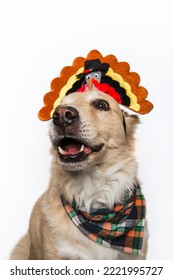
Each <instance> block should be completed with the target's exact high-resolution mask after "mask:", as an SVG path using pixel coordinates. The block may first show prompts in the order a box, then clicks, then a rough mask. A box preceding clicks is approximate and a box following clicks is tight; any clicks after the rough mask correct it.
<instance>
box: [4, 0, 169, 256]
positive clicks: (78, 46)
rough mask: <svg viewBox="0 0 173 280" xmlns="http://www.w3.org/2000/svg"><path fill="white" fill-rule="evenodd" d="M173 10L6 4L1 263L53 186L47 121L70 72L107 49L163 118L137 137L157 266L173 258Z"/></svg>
mask: <svg viewBox="0 0 173 280" xmlns="http://www.w3.org/2000/svg"><path fill="white" fill-rule="evenodd" d="M172 10H173V1H171V0H170V1H169V0H164V1H160V0H144V1H139V0H131V1H129V0H121V1H119V0H118V1H117V0H107V1H104V0H98V1H93V0H87V1H79V0H73V1H71V0H69V1H68V0H63V1H57V0H28V1H25V0H15V1H13V0H4V1H3V0H0V13H1V14H0V21H1V22H0V28H1V33H0V36H1V42H0V56H1V57H0V67H1V73H0V80H1V82H0V89H1V93H0V96H1V99H0V102H1V103H0V104H1V105H0V107H1V109H0V117H1V124H0V126H1V127H0V131H1V136H0V142H1V143H0V161H1V169H0V170H1V175H0V259H8V257H9V253H10V251H11V249H12V247H13V246H14V244H15V243H16V242H17V241H18V239H19V238H20V237H21V236H22V235H23V234H24V233H25V231H26V230H27V226H28V220H29V216H30V212H31V209H32V207H33V204H34V203H35V201H36V199H37V198H38V197H39V196H40V195H41V193H42V192H43V191H44V190H45V189H46V187H47V185H48V180H49V166H50V160H51V158H50V156H49V148H50V142H49V138H48V126H49V123H48V122H41V121H39V120H38V118H37V112H38V111H39V109H40V108H41V107H42V106H43V102H42V98H43V95H44V94H45V93H46V92H48V91H49V89H50V82H51V80H52V79H53V78H55V77H57V76H58V75H59V73H60V70H61V69H62V68H63V67H64V66H66V65H71V63H72V62H73V59H74V58H75V57H77V56H84V57H85V56H86V55H87V53H88V52H89V51H90V50H92V49H98V50H99V51H100V52H101V53H102V54H103V55H104V56H105V55H107V54H111V53H112V54H114V55H115V56H116V57H117V58H118V60H119V61H127V62H129V64H130V66H131V71H136V72H138V73H139V74H140V76H141V85H143V86H144V87H146V88H147V90H148V92H149V97H148V99H149V100H150V101H151V102H153V103H154V106H155V107H154V110H153V111H152V112H151V113H150V114H148V115H146V116H142V117H141V121H142V124H141V125H140V126H139V128H138V131H137V157H138V161H139V177H140V179H141V181H142V184H143V188H144V193H145V195H146V198H147V202H148V212H147V216H148V220H149V228H150V239H149V252H148V259H172V250H173V242H172V235H173V234H172V232H173V225H172V220H173V218H172V214H173V203H172V196H173V183H172V173H173V149H172V146H173V145H172V136H173V125H172V122H173V118H172V113H171V111H172V110H171V109H172V105H173V97H172V96H173V55H172V52H173V32H172V26H173V17H172Z"/></svg>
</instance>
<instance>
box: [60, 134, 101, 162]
mask: <svg viewBox="0 0 173 280" xmlns="http://www.w3.org/2000/svg"><path fill="white" fill-rule="evenodd" d="M103 146H104V144H99V145H95V146H90V145H88V144H87V143H85V142H82V141H80V140H78V139H74V138H66V137H65V138H63V139H62V140H61V141H60V142H59V144H58V155H59V158H60V161H63V162H71V163H72V162H74V163H75V162H80V161H84V160H86V159H87V158H88V156H89V155H90V154H91V153H93V152H100V151H101V150H102V148H103Z"/></svg>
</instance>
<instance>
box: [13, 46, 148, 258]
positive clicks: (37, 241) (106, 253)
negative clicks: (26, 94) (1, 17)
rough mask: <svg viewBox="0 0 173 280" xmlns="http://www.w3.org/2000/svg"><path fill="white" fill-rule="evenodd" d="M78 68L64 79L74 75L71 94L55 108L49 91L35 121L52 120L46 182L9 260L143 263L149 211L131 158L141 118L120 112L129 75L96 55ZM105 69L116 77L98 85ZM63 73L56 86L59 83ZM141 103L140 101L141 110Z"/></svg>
mask: <svg viewBox="0 0 173 280" xmlns="http://www.w3.org/2000/svg"><path fill="white" fill-rule="evenodd" d="M75 61H76V60H75ZM105 61H108V62H109V63H106V62H105ZM78 63H79V62H78ZM80 63H81V65H82V64H83V68H81V67H78V69H79V71H78V72H77V71H76V69H74V73H75V75H74V74H73V73H71V74H70V75H71V76H69V74H68V75H67V77H66V81H67V82H68V83H69V81H71V80H72V78H74V77H75V80H74V82H73V83H71V85H70V89H71V90H69V87H68V90H67V87H66V88H65V85H66V84H65V82H63V86H62V88H61V89H62V92H63V91H64V92H65V94H64V96H63V94H62V93H60V90H59V89H58V90H59V95H58V97H57V96H56V98H55V99H54V101H53V106H50V102H48V101H49V98H48V97H50V96H52V92H53V91H54V90H53V89H52V92H50V93H48V94H47V97H46V98H45V99H44V102H45V106H44V111H43V110H42V111H40V115H39V117H40V119H42V120H46V118H47V119H49V118H50V119H51V121H50V132H49V134H50V141H51V144H52V148H51V153H52V167H51V178H50V182H49V186H48V189H47V190H46V191H45V193H44V194H43V195H42V196H41V197H40V198H39V199H38V201H37V202H36V204H35V206H34V208H33V210H32V214H31V218H30V222H29V229H28V232H27V233H26V235H25V236H24V237H23V238H22V239H21V240H20V241H19V243H18V244H17V245H16V246H15V248H14V249H13V251H12V254H11V259H18V260H22V259H30V260H53V259H55V260H57V259H59V260H60V259H83V260H87V259H145V258H146V255H147V239H148V229H147V223H146V221H145V212H146V211H145V207H146V206H145V198H144V196H143V194H142V191H141V186H140V183H139V180H138V177H137V169H138V166H137V162H136V159H135V156H134V133H135V129H136V126H137V124H138V123H139V118H138V116H137V114H129V113H127V112H126V111H124V110H122V108H121V107H120V106H121V105H120V104H123V102H126V103H127V101H128V98H129V99H131V95H130V93H129V91H128V89H127V85H126V84H125V86H126V87H125V86H124V88H123V86H122V83H121V82H120V81H117V77H118V75H119V76H120V77H121V78H123V79H124V80H125V78H126V77H125V76H123V74H122V75H120V74H121V72H120V71H119V72H118V73H119V74H117V71H118V70H117V71H115V70H116V69H117V68H116V69H115V67H114V65H115V64H116V65H117V64H118V62H115V60H114V61H113V63H112V64H111V63H110V60H109V59H106V58H105V60H104V58H103V57H102V56H101V54H100V53H98V51H92V52H91V53H90V54H89V55H88V57H87V58H86V59H85V60H84V61H83V60H82V61H81V62H80ZM79 66H80V65H79ZM73 68H75V63H74V64H73V66H72V67H71V68H70V69H72V70H73ZM109 69H110V70H111V69H113V70H114V71H113V72H114V73H116V74H117V75H114V76H112V77H116V81H115V78H114V79H113V78H112V80H113V82H114V83H113V82H111V83H110V82H108V79H107V80H106V79H105V80H103V82H102V78H103V77H105V76H106V75H107V77H108V74H109V73H111V72H108V70H109ZM67 72H68V73H69V71H67ZM76 72H77V74H76ZM107 73H108V74H107ZM122 73H123V71H122ZM128 73H129V72H128ZM135 74H136V73H135ZM64 75H65V74H64V72H63V73H62V75H61V76H62V77H60V78H59V80H56V81H55V82H59V83H61V80H63V79H64ZM109 76H110V75H109ZM70 79H71V80H70ZM81 80H82V81H81ZM63 81H64V80H63ZM106 81H107V82H106ZM126 81H127V79H126ZM79 82H80V83H79ZM115 82H116V87H115ZM129 83H130V82H129ZM138 83H139V81H138ZM57 84H58V83H57ZM52 88H53V87H52ZM55 95H56V93H55ZM145 97H146V94H145ZM58 99H59V100H58ZM144 99H145V98H143V100H142V101H141V100H140V99H139V101H140V102H141V103H140V102H138V99H137V101H136V102H137V104H138V105H139V108H142V106H140V104H142V102H143V103H144V102H146V100H144ZM47 100H48V101H47ZM57 100H58V102H57ZM123 100H124V101H123ZM130 101H131V100H130ZM146 104H147V105H148V104H151V103H149V102H148V103H145V105H146ZM125 106H126V107H129V106H130V103H129V106H127V104H125ZM136 108H137V107H136ZM149 110H151V107H150V109H148V111H149ZM134 111H135V110H134ZM138 111H139V109H138ZM136 112H137V110H136ZM48 115H49V116H48Z"/></svg>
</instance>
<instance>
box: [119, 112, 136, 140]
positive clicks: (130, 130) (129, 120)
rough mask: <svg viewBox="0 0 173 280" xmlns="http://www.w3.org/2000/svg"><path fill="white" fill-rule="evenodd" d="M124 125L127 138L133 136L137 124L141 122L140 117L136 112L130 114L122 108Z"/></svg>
mask: <svg viewBox="0 0 173 280" xmlns="http://www.w3.org/2000/svg"><path fill="white" fill-rule="evenodd" d="M122 114H123V126H124V131H125V133H126V137H127V138H133V135H134V133H135V130H136V126H137V124H139V123H140V120H139V117H138V116H137V115H135V114H133V115H130V114H128V113H127V112H125V111H123V110H122Z"/></svg>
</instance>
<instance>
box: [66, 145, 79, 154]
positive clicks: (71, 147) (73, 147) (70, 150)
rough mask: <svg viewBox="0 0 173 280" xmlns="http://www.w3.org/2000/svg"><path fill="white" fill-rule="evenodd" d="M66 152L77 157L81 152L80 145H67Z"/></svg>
mask: <svg viewBox="0 0 173 280" xmlns="http://www.w3.org/2000/svg"><path fill="white" fill-rule="evenodd" d="M65 150H66V151H67V153H68V155H76V154H78V153H79V151H80V145H67V146H66V147H65Z"/></svg>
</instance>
